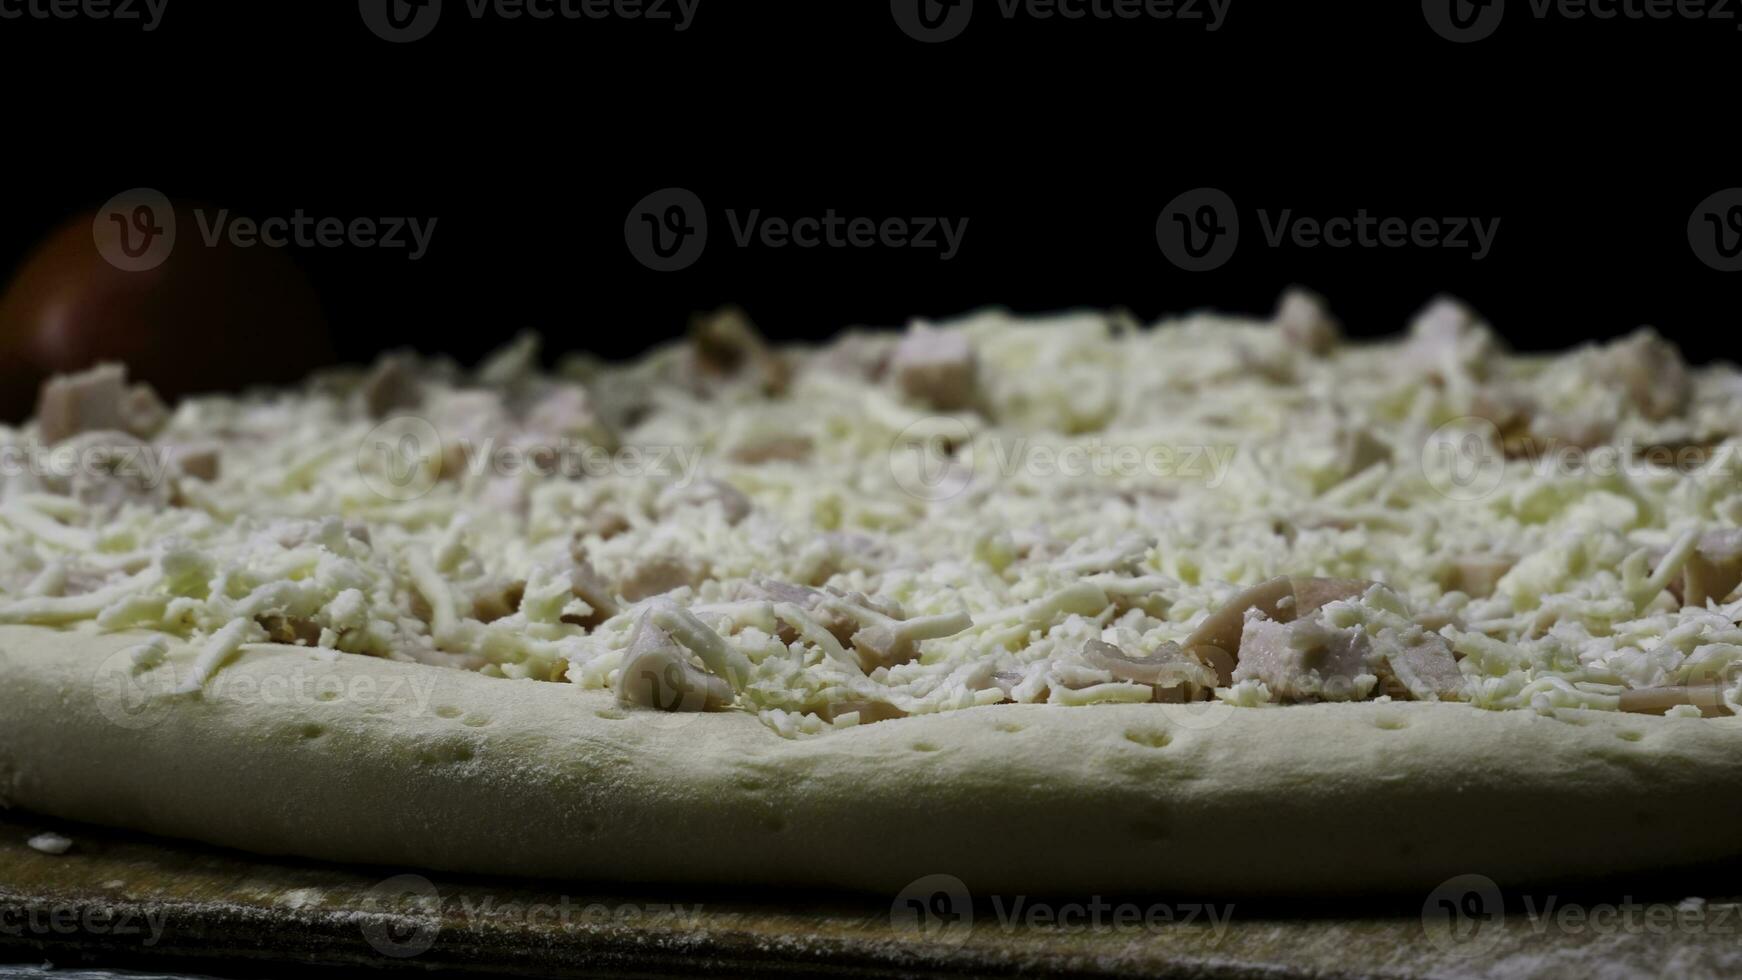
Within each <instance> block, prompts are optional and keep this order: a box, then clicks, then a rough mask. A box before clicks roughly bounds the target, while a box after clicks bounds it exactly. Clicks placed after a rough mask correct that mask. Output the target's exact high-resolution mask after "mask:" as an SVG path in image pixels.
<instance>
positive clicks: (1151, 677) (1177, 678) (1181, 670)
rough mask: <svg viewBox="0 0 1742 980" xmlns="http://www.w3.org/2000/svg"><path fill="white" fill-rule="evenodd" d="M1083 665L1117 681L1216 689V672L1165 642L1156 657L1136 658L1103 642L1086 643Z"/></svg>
mask: <svg viewBox="0 0 1742 980" xmlns="http://www.w3.org/2000/svg"><path fill="white" fill-rule="evenodd" d="M1083 662H1084V663H1086V664H1088V665H1089V666H1091V667H1095V668H1098V669H1100V670H1104V671H1106V672H1107V673H1109V674H1112V675H1113V679H1114V680H1121V681H1129V682H1131V683H1134V684H1151V685H1154V686H1156V687H1157V688H1158V689H1162V688H1165V689H1170V690H1171V689H1173V688H1178V687H1182V686H1184V685H1187V684H1193V685H1196V686H1198V687H1214V686H1215V685H1216V675H1215V671H1214V670H1212V669H1211V668H1209V667H1207V666H1205V665H1204V664H1202V663H1200V662H1199V661H1197V660H1193V659H1192V658H1190V657H1188V656H1186V653H1185V651H1184V650H1182V649H1180V646H1179V644H1177V643H1164V644H1162V645H1161V646H1160V648H1158V649H1157V650H1156V651H1155V654H1154V655H1153V656H1149V657H1141V658H1139V657H1133V656H1129V655H1128V654H1126V652H1125V651H1124V650H1121V649H1120V648H1118V647H1116V646H1114V645H1113V644H1111V643H1106V642H1103V641H1101V640H1090V641H1089V642H1087V643H1085V644H1083Z"/></svg>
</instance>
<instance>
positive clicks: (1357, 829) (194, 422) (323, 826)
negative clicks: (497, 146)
mask: <svg viewBox="0 0 1742 980" xmlns="http://www.w3.org/2000/svg"><path fill="white" fill-rule="evenodd" d="M536 354H537V351H536V346H535V345H533V344H531V343H528V342H523V343H518V344H516V345H514V346H513V347H510V348H509V349H508V350H506V351H505V352H504V353H503V354H501V355H499V356H498V357H496V358H494V359H493V360H492V361H490V362H489V363H487V364H486V365H485V366H483V367H482V368H480V369H479V370H477V371H471V372H469V371H464V370H462V369H460V368H458V367H456V366H454V365H451V364H447V363H444V362H440V361H435V362H420V361H418V360H416V359H412V358H407V357H390V358H388V359H386V360H385V361H383V362H382V363H381V364H379V365H377V366H376V367H375V369H373V370H372V371H370V372H367V373H364V372H349V373H344V372H341V373H339V374H337V375H333V376H329V377H325V378H320V379H315V380H313V381H311V383H310V384H309V385H308V386H306V387H305V388H304V389H302V390H300V391H297V392H289V393H259V394H254V395H250V396H245V397H239V398H212V399H200V400H195V401H191V402H188V403H186V404H183V405H181V406H177V407H176V408H175V409H174V410H173V411H171V410H169V409H168V408H167V407H166V406H163V405H161V404H159V403H157V401H156V399H155V397H154V396H152V395H151V394H150V392H149V391H146V390H142V389H139V388H137V387H130V386H128V385H127V383H126V381H125V377H124V375H123V374H122V373H121V372H120V371H119V370H118V369H113V368H109V369H101V370H98V371H96V372H93V373H92V374H89V375H86V376H83V377H80V378H75V379H67V380H62V381H59V382H56V383H55V384H54V385H52V386H51V387H50V389H49V390H48V393H47V394H46V395H45V397H44V400H43V403H42V406H41V409H40V411H39V416H38V419H37V420H36V422H35V423H34V424H33V425H32V426H30V427H27V428H25V429H22V430H7V429H0V463H4V464H5V465H4V466H0V802H4V803H6V804H9V805H13V806H20V807H25V808H28V809H31V810H33V811H37V812H41V813H43V814H47V815H51V816H55V817H61V818H66V819H76V820H86V821H94V822H98V823H105V824H112V825H116V826H122V827H131V828H137V829H140V830H145V831H150V832H155V833H160V834H165V835H170V836H178V837H187V838H193V839H197V840H202V841H208V842H211V843H216V844H223V845H229V846H234V847H239V848H244V849H248V850H253V851H258V852H263V853H273V854H290V855H299V856H305V857H311V858H323V859H333V860H341V861H358V862H367V863H375V864H385V865H393V866H400V867H427V868H437V869H445V870H453V871H467V872H482V873H510V874H528V875H548V876H558V877H567V878H585V879H601V880H619V881H650V880H654V881H671V882H721V883H764V884H780V885H797V886H831V887H848V888H859V889H871V890H876V891H881V892H884V893H892V892H896V891H899V890H900V889H902V888H904V887H906V886H907V885H908V884H910V883H912V882H914V881H915V880H916V879H920V878H923V877H925V876H929V875H940V874H941V875H952V876H955V877H957V878H960V879H961V880H962V881H963V882H964V883H965V884H966V886H967V887H969V888H971V889H973V890H975V891H977V892H994V893H1028V892H1040V891H1080V892H1097V893H1106V892H1116V891H1151V892H1154V891H1179V892H1191V893H1198V894H1233V893H1306V892H1313V893H1324V892H1365V891H1374V890H1385V889H1421V888H1424V887H1432V886H1433V885H1435V884H1437V883H1439V882H1441V881H1443V880H1445V879H1447V878H1449V877H1452V876H1456V875H1462V874H1471V873H1475V874H1484V875H1487V876H1489V877H1491V878H1494V879H1496V880H1498V881H1502V882H1513V881H1562V880H1565V879H1568V878H1573V877H1583V876H1590V875H1597V874H1602V873H1607V872H1620V871H1630V870H1639V869H1647V868H1659V867H1669V866H1675V865H1684V864H1690V863H1696V862H1703V861H1709V860H1714V859H1720V858H1727V857H1732V856H1737V855H1742V836H1738V835H1736V834H1735V833H1733V832H1732V831H1731V829H1730V828H1731V827H1733V826H1734V825H1735V821H1736V818H1737V817H1738V816H1742V778H1739V777H1742V772H1739V771H1738V770H1739V769H1742V751H1738V750H1739V749H1742V718H1738V717H1736V716H1735V715H1733V714H1732V707H1733V705H1734V704H1735V703H1736V700H1737V697H1738V695H1739V693H1742V682H1739V679H1742V626H1739V625H1738V624H1739V623H1742V591H1739V590H1738V586H1739V585H1742V492H1739V491H1738V490H1737V488H1736V481H1735V476H1734V472H1733V471H1732V470H1731V468H1730V467H1731V462H1732V460H1733V459H1734V457H1735V454H1736V451H1737V449H1738V448H1739V447H1742V440H1738V438H1737V434H1738V433H1742V376H1739V375H1738V373H1737V372H1736V371H1735V370H1734V369H1733V368H1728V367H1723V366H1718V367H1712V368H1706V369H1694V368H1690V367H1688V366H1686V365H1684V364H1682V363H1681V361H1680V357H1679V355H1678V354H1677V353H1676V352H1675V350H1674V349H1673V347H1671V346H1670V345H1668V344H1667V343H1666V342H1664V341H1663V340H1662V339H1661V338H1658V337H1657V336H1656V335H1654V334H1651V333H1650V332H1648V331H1642V332H1639V333H1636V334H1633V335H1631V336H1629V337H1626V338H1623V339H1621V340H1617V341H1614V342H1611V343H1608V344H1604V345H1591V346H1588V347H1586V348H1583V349H1580V350H1577V351H1572V352H1568V353H1566V354H1562V355H1558V356H1554V357H1538V356H1529V355H1511V354H1508V353H1507V352H1506V351H1505V350H1504V347H1503V345H1501V344H1500V343H1499V341H1498V339H1497V337H1496V336H1495V335H1494V334H1493V333H1492V332H1491V331H1489V330H1488V329H1487V327H1486V326H1484V325H1483V324H1481V323H1480V322H1479V321H1478V320H1477V319H1476V318H1475V317H1474V315H1473V314H1472V313H1471V311H1469V310H1468V309H1466V308H1464V307H1462V306H1460V305H1458V304H1456V303H1452V302H1449V301H1442V302H1438V303H1436V304H1434V305H1432V306H1430V307H1429V308H1428V309H1427V310H1425V311H1424V312H1423V313H1422V315H1421V316H1420V317H1418V318H1417V320H1416V322H1415V324H1414V325H1413V327H1412V330H1411V333H1410V335H1409V337H1408V338H1406V339H1404V340H1401V341H1398V342H1393V343H1385V344H1349V343H1345V342H1343V341H1341V340H1340V339H1339V337H1338V334H1337V328H1336V325H1335V323H1334V321H1332V320H1331V319H1330V318H1329V315H1328V313H1327V312H1326V310H1325V309H1324V308H1323V306H1322V304H1320V303H1319V302H1318V301H1317V300H1316V299H1314V298H1312V297H1310V296H1306V295H1305V294H1291V295H1290V296H1289V297H1287V298H1286V299H1285V300H1284V302H1283V304H1282V306H1281V308H1280V309H1279V310H1278V311H1277V313H1276V315H1275V316H1274V317H1272V318H1271V319H1270V320H1268V321H1254V320H1230V319H1227V318H1221V317H1214V316H1195V317H1191V318H1188V319H1186V320H1183V321H1180V322H1175V323H1170V324H1164V325H1161V326H1158V327H1156V328H1153V329H1147V330H1146V329H1141V328H1139V327H1138V326H1137V325H1136V324H1133V323H1130V322H1129V321H1128V320H1127V319H1125V318H1121V317H1116V316H1102V315H1098V314H1075V315H1069V316H1064V317H1059V318H1053V319H1043V320H1038V321H1033V322H1020V321H1018V320H1016V319H1014V318H1012V317H1010V316H1008V315H1006V314H1000V313H989V314H983V315H977V316H974V317H969V318H966V319H965V320H963V321H960V322H957V323H953V324H943V325H931V324H918V325H916V326H915V327H914V329H912V330H911V331H909V332H908V334H907V335H906V336H905V337H901V338H899V339H898V338H895V337H893V336H888V335H847V336H845V337H843V338H840V339H838V340H837V341H835V342H833V343H831V344H829V345H827V346H825V347H823V348H820V349H815V350H791V351H776V350H774V349H773V348H771V347H769V346H768V345H766V344H765V343H763V342H762V341H761V340H760V339H759V338H757V337H755V335H754V334H753V332H751V330H750V329H749V327H748V325H747V323H746V322H745V321H744V320H743V319H742V317H741V316H737V315H734V314H725V315H722V316H720V317H716V318H713V319H711V320H707V321H704V322H703V323H702V324H700V325H699V327H698V330H697V332H696V334H695V336H694V337H692V339H691V340H690V341H689V342H688V343H685V344H678V345H674V346H672V347H669V348H666V349H663V350H661V351H658V352H655V353H654V354H652V355H650V356H649V357H648V358H646V359H644V360H643V361H641V362H638V363H636V364H633V365H627V366H605V365H599V364H596V363H593V362H590V361H586V360H581V361H576V362H572V363H569V364H567V365H566V366H564V367H563V368H562V369H561V370H560V371H559V372H558V374H556V375H550V374H545V373H543V372H541V371H540V370H539V369H538V363H537V356H536ZM33 446H34V447H36V448H54V449H59V450H64V451H65V452H66V454H67V455H66V456H64V457H49V456H33V455H31V452H33V451H34V450H33V449H32V447H33ZM559 446H560V450H561V451H560V452H556V453H554V457H553V458H554V459H555V461H556V462H557V463H575V464H578V465H580V466H581V470H577V471H572V472H571V471H568V470H562V471H544V470H540V469H538V468H537V466H536V465H534V466H533V467H531V468H529V467H528V466H527V465H526V464H527V461H528V460H529V459H530V460H532V462H533V463H534V464H536V463H537V462H538V461H539V460H540V459H542V458H543V457H542V456H540V455H538V454H540V453H550V452H551V451H552V450H553V449H554V448H557V447H559ZM1566 447H1571V448H1572V449H1576V450H1577V451H1578V455H1577V457H1576V459H1575V458H1573V457H1563V456H1561V455H1557V453H1558V451H1559V450H1560V449H1562V448H1566ZM498 450H504V451H509V452H511V453H512V454H515V455H514V458H515V459H516V460H518V461H519V465H517V466H514V467H511V468H510V467H508V466H507V464H505V463H504V462H503V459H504V457H502V456H499V455H497V454H496V453H497V451H498ZM570 450H573V452H572V453H571V452H570ZM660 450H664V451H666V452H664V453H662V454H661V455H660V456H659V460H655V459H654V458H653V456H652V454H653V453H655V452H657V451H660ZM686 451H689V454H688V455H686ZM1660 451H1661V452H1662V453H1663V454H1667V457H1668V459H1667V462H1663V461H1657V460H1653V461H1652V462H1651V465H1646V464H1643V463H1641V462H1640V459H1641V458H1642V457H1650V456H1655V455H1657V454H1659V452H1660ZM701 456H705V457H706V459H705V463H706V464H707V465H706V466H700V465H699V464H700V462H703V461H702V460H700V459H699V457H701ZM56 459H60V460H61V462H62V463H65V462H66V461H67V460H69V459H70V460H75V461H78V462H81V463H94V464H97V465H85V466H80V467H75V468H73V469H62V470H55V469H54V468H53V467H54V465H56V464H55V460H56ZM19 460H34V461H37V462H33V463H32V466H36V467H37V468H38V469H42V471H41V472H38V471H37V470H36V469H32V468H30V467H24V468H23V470H22V471H19V469H20V468H19V467H18V466H16V465H14V464H16V463H17V462H18V461H19ZM43 460H46V462H43ZM1605 460H1607V461H1608V463H1610V464H1617V465H1614V466H1611V467H1610V468H1609V469H1604V468H1603V466H1602V465H1600V464H1602V463H1603V462H1604V461H1605ZM142 461H143V463H146V464H150V465H146V466H143V468H141V467H140V466H139V465H136V464H139V463H141V462H142ZM662 461H663V462H672V461H675V463H676V464H677V468H676V469H675V470H672V469H669V468H668V469H664V470H662V469H660V468H659V466H660V465H662ZM1659 462H1662V465H1658V463H1659ZM582 470H584V472H583V471H582ZM673 695H681V696H677V697H675V698H674V697H673ZM1448 702H1449V703H1448ZM650 703H651V704H657V705H659V706H660V707H663V708H678V709H682V710H677V711H660V710H654V709H653V708H650V707H645V706H644V705H647V704H650ZM702 709H708V710H702ZM1702 711H1703V712H1704V713H1705V714H1706V715H1707V716H1708V717H1701V714H1702Z"/></svg>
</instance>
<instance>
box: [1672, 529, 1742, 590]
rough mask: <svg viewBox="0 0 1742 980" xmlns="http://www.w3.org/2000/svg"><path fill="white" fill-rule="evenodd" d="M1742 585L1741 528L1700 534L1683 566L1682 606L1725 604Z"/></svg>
mask: <svg viewBox="0 0 1742 980" xmlns="http://www.w3.org/2000/svg"><path fill="white" fill-rule="evenodd" d="M1739 584H1742V529H1739V528H1726V529H1723V530H1718V531H1707V532H1706V533H1705V534H1702V535H1700V541H1699V544H1698V545H1696V546H1695V547H1694V551H1693V554H1690V555H1689V556H1688V561H1687V564H1686V565H1683V566H1682V604H1683V605H1687V606H1698V607H1701V608H1704V607H1705V605H1706V600H1707V599H1714V600H1716V601H1718V602H1723V601H1724V600H1725V599H1726V598H1727V597H1728V596H1729V595H1730V593H1732V592H1734V591H1736V586H1737V585H1739Z"/></svg>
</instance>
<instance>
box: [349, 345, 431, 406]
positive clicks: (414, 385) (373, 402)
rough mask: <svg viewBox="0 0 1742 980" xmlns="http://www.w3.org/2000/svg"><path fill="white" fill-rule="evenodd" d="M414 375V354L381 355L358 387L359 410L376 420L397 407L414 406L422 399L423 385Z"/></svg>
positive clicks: (416, 363)
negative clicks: (361, 404) (361, 407)
mask: <svg viewBox="0 0 1742 980" xmlns="http://www.w3.org/2000/svg"><path fill="white" fill-rule="evenodd" d="M418 374H419V370H418V361H417V356H416V355H415V354H409V353H394V354H388V355H386V356H384V357H382V358H381V360H379V361H377V362H376V363H375V366H374V367H373V368H371V369H370V370H369V376H368V377H366V378H364V379H363V384H362V386H361V387H360V388H358V394H359V396H360V397H361V398H362V401H363V410H364V411H365V412H368V413H369V417H370V418H372V419H379V418H386V417H387V416H388V415H390V414H392V413H393V412H395V411H398V410H401V409H413V408H416V407H417V406H418V405H420V404H422V402H423V384H422V382H421V380H420V379H419V377H418Z"/></svg>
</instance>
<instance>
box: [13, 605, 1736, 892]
mask: <svg viewBox="0 0 1742 980" xmlns="http://www.w3.org/2000/svg"><path fill="white" fill-rule="evenodd" d="M146 639H148V637H147V636H145V635H142V634H131V635H129V634H107V635H104V634H96V633H90V632H84V631H58V630H52V629H47V628H41V627H0V678H3V680H4V683H0V804H5V805H10V806H17V807H22V808H26V809H29V810H31V811H34V812H37V813H40V814H43V815H47V816H51V817H57V818H62V819H68V820H78V821H87V822H92V823H98V824H104V825H110V826H117V827H123V828H128V829H134V830H141V831H146V832H150V833H155V834H161V835H165V836H171V837H179V838H188V839H193V840H198V841H203V842H206V843H211V844H217V845H223V846H229V847H235V848H239V849H242V850H247V851H253V852H257V853H262V854H271V855H293V856H297V857H304V858H313V859H321V860H332V861H341V862H357V863H367V864H376V865H385V866H392V867H395V868H399V869H405V868H422V869H431V870H440V871H453V872H473V873H483V874H509V875H527V876H534V877H548V878H563V879H573V880H594V881H618V882H625V881H633V882H668V883H695V884H705V883H731V884H739V885H743V884H747V883H758V884H764V885H790V886H804V887H825V888H846V889H855V890H868V891H872V892H877V893H882V894H885V895H894V894H896V893H897V892H899V891H900V890H901V889H902V888H904V887H905V886H907V885H908V884H910V883H912V882H913V881H915V880H916V879H919V878H921V877H925V876H928V875H935V874H947V875H954V876H956V877H957V878H960V879H961V880H962V881H963V882H964V884H965V885H966V887H968V888H969V889H971V890H972V891H973V892H974V893H976V894H1000V893H1006V894H1015V893H1028V892H1048V891H1052V892H1076V893H1085V894H1086V893H1091V892H1092V893H1097V894H1108V893H1121V892H1125V893H1130V892H1147V893H1157V892H1178V893H1196V894H1201V895H1209V894H1215V895H1230V894H1260V895H1262V894H1274V895H1287V894H1304V893H1314V894H1326V893H1357V892H1359V893H1372V892H1378V891H1413V890H1425V889H1429V888H1432V887H1434V886H1435V885H1437V884H1438V883H1440V882H1442V881H1444V880H1446V879H1447V878H1450V877H1452V876H1455V875H1460V874H1484V875H1487V876H1489V877H1491V878H1493V879H1495V880H1496V881H1498V882H1501V883H1523V882H1529V881H1556V882H1560V881H1564V880H1567V879H1569V878H1589V877H1594V876H1598V875H1601V874H1606V873H1619V872H1627V871H1640V870H1649V869H1657V868H1669V867H1674V866H1681V865H1691V864H1695V863H1698V862H1704V861H1710V860H1716V859H1722V858H1727V857H1734V856H1737V855H1742V839H1738V838H1736V837H1735V836H1734V835H1733V834H1731V833H1730V832H1729V831H1728V830H1726V829H1725V828H1728V827H1731V826H1734V825H1735V824H1736V822H1737V821H1738V819H1742V718H1719V719H1698V718H1668V717H1658V716H1647V715H1636V714H1617V713H1611V712H1602V711H1591V710H1578V709H1570V710H1568V709H1562V710H1557V711H1556V712H1555V713H1554V714H1552V715H1543V714H1538V713H1537V712H1534V711H1505V712H1496V711H1484V710H1480V709H1476V708H1472V707H1470V706H1468V705H1464V704H1435V703H1421V702H1360V703H1336V704H1316V705H1300V706H1289V707H1269V708H1236V707H1232V706H1228V705H1223V704H1219V703H1208V704H1197V705H1178V706H1172V705H1158V704H1145V705H1097V706H1091V707H1057V706H1047V705H1023V704H1013V705H997V706H991V707H983V708H971V709H965V710H961V711H953V712H946V713H942V714H936V715H929V716H918V717H913V718H908V719H902V720H897V721H891V722H884V723H878V724H872V725H865V726H861V727H858V728H853V729H849V730H845V731H841V732H836V733H832V734H828V735H825V736H821V737H816V738H807V739H799V740H789V739H784V738H782V737H780V736H779V735H777V734H775V733H774V732H772V731H770V730H769V729H768V728H767V727H766V726H764V725H762V724H761V723H760V722H759V721H757V719H756V718H755V717H754V716H752V715H749V714H745V713H742V712H724V713H718V714H687V715H668V714H663V713H659V712H653V711H650V710H646V709H636V708H630V707H625V706H622V705H619V704H618V703H617V702H616V701H615V700H614V699H613V698H612V697H611V696H610V695H609V694H607V693H604V692H600V691H590V690H583V689H581V688H579V687H577V686H574V685H566V684H548V683H541V682H537V681H510V680H502V679H497V678H490V677H486V676H482V675H478V674H474V673H470V672H465V671H459V670H451V669H443V668H438V667H429V666H423V665H417V664H407V663H398V662H392V661H386V660H378V659H372V658H366V657H359V656H352V655H342V654H341V655H334V654H331V653H321V652H317V651H312V650H307V649H302V648H292V647H249V648H244V650H243V651H242V652H241V654H240V655H238V656H237V657H236V658H235V659H233V660H232V661H230V662H229V663H228V664H226V665H224V666H223V667H222V668H221V669H220V670H218V672H217V673H216V674H215V675H214V676H213V677H212V678H211V679H210V680H208V681H207V682H206V684H205V687H204V689H203V690H201V691H199V692H198V693H176V691H175V690H174V689H175V687H176V686H177V684H178V683H179V682H180V680H181V679H184V678H186V677H187V676H189V675H190V673H191V672H192V665H193V663H194V661H195V660H196V658H197V657H198V653H199V652H198V651H197V650H195V649H193V648H190V647H187V646H186V645H183V644H177V643H172V644H170V646H169V648H168V650H167V653H166V655H164V656H163V657H162V658H161V662H157V661H158V659H159V658H158V657H157V656H154V655H152V654H150V653H145V654H141V653H140V651H141V650H142V649H143V648H142V647H141V643H142V642H143V641H144V640H146Z"/></svg>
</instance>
